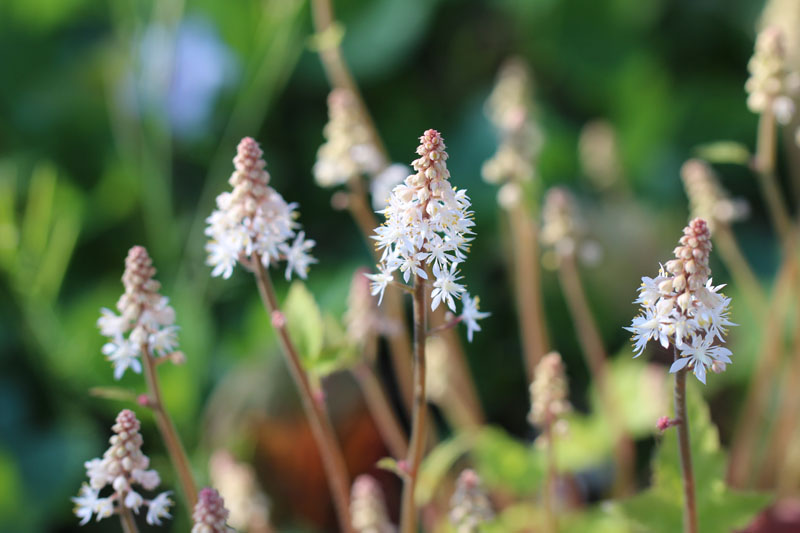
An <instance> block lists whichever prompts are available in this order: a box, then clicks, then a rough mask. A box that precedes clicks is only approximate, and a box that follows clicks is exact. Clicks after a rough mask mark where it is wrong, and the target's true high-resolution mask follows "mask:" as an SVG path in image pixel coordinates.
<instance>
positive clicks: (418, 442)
mask: <svg viewBox="0 0 800 533" xmlns="http://www.w3.org/2000/svg"><path fill="white" fill-rule="evenodd" d="M426 315H427V299H426V297H425V280H424V279H422V278H421V277H420V276H419V275H415V276H414V410H413V412H412V418H411V442H410V444H409V450H408V458H407V460H406V463H407V468H408V475H407V477H406V479H405V486H404V487H403V500H402V506H401V509H400V532H401V533H416V531H417V506H416V503H415V501H414V491H415V488H416V486H417V475H418V473H419V465H420V462H422V455H423V454H424V453H425V430H426V428H427V424H426V422H425V420H426V418H427V413H428V404H427V399H426V397H425V336H426V332H427V323H426V322H427V316H426Z"/></svg>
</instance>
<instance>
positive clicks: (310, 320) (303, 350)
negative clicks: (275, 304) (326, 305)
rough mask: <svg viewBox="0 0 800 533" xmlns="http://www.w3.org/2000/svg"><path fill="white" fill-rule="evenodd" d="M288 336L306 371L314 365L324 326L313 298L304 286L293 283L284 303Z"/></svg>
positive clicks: (320, 345)
mask: <svg viewBox="0 0 800 533" xmlns="http://www.w3.org/2000/svg"><path fill="white" fill-rule="evenodd" d="M284 314H285V315H286V324H287V326H288V328H289V336H290V337H291V338H292V341H293V342H294V344H295V347H296V348H297V351H298V352H299V355H300V358H301V359H302V361H303V364H304V365H305V367H306V368H307V369H311V368H313V367H314V365H316V363H317V361H318V359H319V356H320V353H321V352H322V345H323V340H324V334H325V330H324V324H323V322H322V314H321V313H320V310H319V307H317V303H316V302H315V301H314V296H313V295H312V294H311V292H309V290H308V289H307V288H306V286H305V284H303V283H302V282H300V281H295V282H294V283H292V285H291V287H290V288H289V294H287V296H286V302H285V303H284Z"/></svg>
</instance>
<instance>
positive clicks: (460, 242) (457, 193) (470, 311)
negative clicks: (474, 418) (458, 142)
mask: <svg viewBox="0 0 800 533" xmlns="http://www.w3.org/2000/svg"><path fill="white" fill-rule="evenodd" d="M444 150H445V145H444V141H443V140H442V137H441V135H440V134H439V132H438V131H436V130H427V131H426V132H425V133H424V134H423V135H422V137H420V145H419V147H418V148H417V154H418V155H419V158H418V159H416V160H415V161H414V162H413V163H412V166H413V167H414V170H415V171H416V173H415V174H412V175H410V176H408V177H407V178H406V179H405V181H404V182H403V183H401V184H400V185H397V186H396V187H395V188H394V189H393V190H392V194H391V195H390V197H389V202H388V204H389V205H388V206H387V207H386V208H385V209H383V210H382V211H379V213H382V214H383V215H384V216H385V217H386V222H384V223H383V224H382V225H381V226H379V227H378V228H376V229H375V233H376V236H374V237H373V238H374V239H375V240H376V241H377V244H376V246H377V248H378V249H379V250H383V255H382V256H381V262H380V264H379V265H378V270H379V272H378V274H368V275H367V277H368V278H369V279H370V280H372V284H371V292H372V294H373V295H376V294H379V295H380V298H379V302H378V303H379V304H380V301H381V300H382V299H383V292H384V291H385V290H386V287H387V286H388V285H389V284H390V283H392V282H393V281H394V272H395V271H398V272H400V274H402V277H403V280H404V281H405V283H409V280H410V279H411V278H412V276H416V277H419V278H422V279H423V280H427V279H428V268H430V270H431V272H432V273H433V277H434V280H433V284H432V285H433V287H432V289H431V293H430V297H431V309H432V310H436V308H437V307H439V305H440V304H442V303H444V304H445V305H447V307H449V308H450V310H451V311H453V312H455V311H456V304H455V300H458V299H460V300H461V301H462V310H461V315H460V320H461V321H462V322H464V323H465V324H466V326H467V336H468V338H469V340H470V341H471V340H472V335H473V332H475V331H480V326H479V325H478V322H477V321H478V320H479V319H481V318H484V317H486V316H488V313H482V312H480V311H479V308H478V298H477V297H476V298H472V297H471V296H470V295H469V293H468V292H467V289H466V287H465V286H464V285H463V284H462V283H459V281H460V280H461V276H459V270H458V266H459V265H460V264H461V263H462V262H463V261H464V260H465V259H466V257H467V256H466V253H467V252H468V251H469V243H470V241H471V240H472V237H470V235H472V234H473V231H472V227H473V226H474V225H475V222H474V221H473V220H472V212H471V211H470V210H469V207H470V205H471V204H470V200H469V198H468V197H467V194H466V191H465V190H463V189H462V190H457V189H456V188H455V187H452V186H451V185H450V181H449V178H450V172H449V171H448V170H447V163H446V161H447V152H445V151H444Z"/></svg>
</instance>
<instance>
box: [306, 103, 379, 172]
mask: <svg viewBox="0 0 800 533" xmlns="http://www.w3.org/2000/svg"><path fill="white" fill-rule="evenodd" d="M328 116H329V119H328V123H327V124H326V125H325V128H324V129H323V130H322V133H323V135H324V136H325V139H326V142H325V143H324V144H323V145H322V146H320V147H319V150H318V151H317V162H316V163H315V164H314V179H315V180H316V181H317V184H318V185H320V186H321V187H334V186H336V185H341V184H344V183H347V181H348V180H350V179H351V178H354V177H357V176H360V175H363V174H368V175H370V176H371V175H374V174H377V173H378V172H380V170H381V169H383V168H384V167H386V162H385V161H384V158H383V155H381V152H380V150H378V148H377V147H376V146H375V144H374V143H373V141H372V136H371V134H370V131H369V127H368V125H367V123H366V121H365V120H364V115H363V113H362V110H361V108H360V106H359V103H358V100H357V99H356V97H355V95H353V93H352V92H351V91H350V90H349V89H334V90H333V91H331V93H330V95H328Z"/></svg>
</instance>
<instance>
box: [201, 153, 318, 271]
mask: <svg viewBox="0 0 800 533" xmlns="http://www.w3.org/2000/svg"><path fill="white" fill-rule="evenodd" d="M262 155H263V152H262V151H261V148H260V147H259V146H258V143H257V142H256V141H255V140H253V139H252V138H250V137H245V138H244V139H242V140H241V142H240V143H239V146H238V147H237V153H236V157H235V158H234V159H233V164H234V167H235V170H234V172H233V175H231V177H230V180H228V182H229V183H230V184H231V186H233V191H232V192H223V193H222V194H220V195H219V196H217V209H216V210H215V211H214V212H213V213H211V216H209V217H208V218H207V219H206V222H207V223H208V227H207V228H206V235H207V236H208V237H209V239H210V240H209V242H208V243H207V244H206V251H207V252H208V260H207V262H208V264H209V265H211V266H213V267H214V270H213V271H212V272H211V275H212V276H222V277H223V278H225V279H228V278H229V277H231V274H232V273H233V267H234V266H236V263H237V262H239V263H241V264H243V265H244V266H245V267H247V268H251V267H252V266H254V264H253V263H252V261H261V264H263V265H264V267H267V268H268V267H269V266H270V265H272V264H275V263H277V262H278V261H282V260H285V261H286V273H285V274H286V279H287V280H288V279H290V278H291V276H292V272H295V273H297V275H298V276H300V277H301V278H303V279H305V278H306V275H307V274H308V267H309V266H310V265H311V264H313V263H316V260H315V259H314V258H313V257H312V256H311V255H310V254H309V252H310V250H311V248H312V247H313V246H314V241H312V240H309V239H306V238H305V233H304V232H302V231H300V232H299V233H298V232H297V230H298V229H299V227H300V225H299V224H298V222H297V221H296V219H297V211H296V209H297V204H294V203H292V204H287V203H286V201H285V200H284V199H283V197H282V196H281V195H280V194H278V192H277V191H275V189H273V188H272V187H270V186H269V173H268V172H267V171H266V170H265V169H264V167H265V166H266V163H265V162H264V160H263V159H262ZM293 238H294V241H292V242H290V240H291V239H293Z"/></svg>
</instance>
